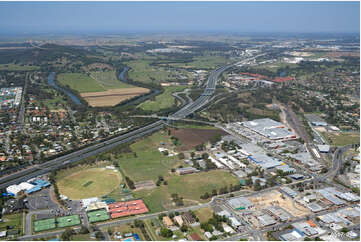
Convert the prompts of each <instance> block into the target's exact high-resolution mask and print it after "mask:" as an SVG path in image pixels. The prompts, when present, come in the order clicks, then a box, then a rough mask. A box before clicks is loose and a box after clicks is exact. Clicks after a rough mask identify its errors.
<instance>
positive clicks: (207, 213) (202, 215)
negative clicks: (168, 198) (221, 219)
mask: <svg viewBox="0 0 361 242" xmlns="http://www.w3.org/2000/svg"><path fill="white" fill-rule="evenodd" d="M194 213H195V214H196V216H197V217H198V218H199V222H200V223H205V222H208V220H209V219H210V218H212V217H213V211H212V209H211V208H209V207H207V208H201V209H198V210H196V211H194Z"/></svg>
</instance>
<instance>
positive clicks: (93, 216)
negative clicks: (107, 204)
mask: <svg viewBox="0 0 361 242" xmlns="http://www.w3.org/2000/svg"><path fill="white" fill-rule="evenodd" d="M88 218H89V222H90V223H96V222H100V221H105V220H108V219H109V218H110V217H109V214H108V213H107V211H105V210H96V211H92V212H88Z"/></svg>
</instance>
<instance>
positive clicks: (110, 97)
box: [80, 87, 149, 107]
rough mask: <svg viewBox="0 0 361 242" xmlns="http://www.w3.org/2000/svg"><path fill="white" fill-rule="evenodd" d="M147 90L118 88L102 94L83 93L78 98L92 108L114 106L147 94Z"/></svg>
mask: <svg viewBox="0 0 361 242" xmlns="http://www.w3.org/2000/svg"><path fill="white" fill-rule="evenodd" d="M148 92H149V89H146V88H143V87H131V88H118V89H111V90H106V91H102V92H85V93H81V94H80V96H81V97H82V98H84V99H85V100H86V101H87V102H88V103H89V105H90V106H92V107H106V106H114V105H117V104H118V103H120V102H122V101H124V100H127V99H130V98H133V97H136V96H139V95H142V94H145V93H148Z"/></svg>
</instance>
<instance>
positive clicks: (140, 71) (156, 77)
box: [126, 59, 169, 83]
mask: <svg viewBox="0 0 361 242" xmlns="http://www.w3.org/2000/svg"><path fill="white" fill-rule="evenodd" d="M149 63H150V61H147V60H144V59H139V60H136V61H129V62H127V63H126V64H127V66H129V67H131V70H129V71H128V76H129V78H130V79H132V80H133V81H139V82H144V83H150V82H155V83H159V82H162V81H166V80H168V79H169V72H167V71H165V70H163V69H162V68H157V67H153V66H150V65H149Z"/></svg>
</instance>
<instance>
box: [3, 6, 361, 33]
mask: <svg viewBox="0 0 361 242" xmlns="http://www.w3.org/2000/svg"><path fill="white" fill-rule="evenodd" d="M359 30H360V3H359V2H0V32H1V33H15V34H22V33H27V34H29V33H80V34H86V33H125V32H212V31H215V32H219V31H222V32H237V33H242V32H255V33H260V32H273V33H288V32H291V33H359Z"/></svg>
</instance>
